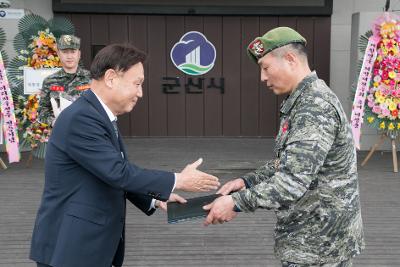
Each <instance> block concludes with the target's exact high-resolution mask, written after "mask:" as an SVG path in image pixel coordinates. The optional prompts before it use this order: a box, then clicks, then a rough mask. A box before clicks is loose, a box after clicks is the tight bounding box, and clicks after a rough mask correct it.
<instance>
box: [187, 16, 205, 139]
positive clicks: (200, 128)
mask: <svg viewBox="0 0 400 267" xmlns="http://www.w3.org/2000/svg"><path fill="white" fill-rule="evenodd" d="M189 31H199V32H203V31H204V25H203V17H202V16H201V17H200V16H199V17H198V16H185V32H189ZM190 78H191V79H193V81H194V82H195V83H197V81H198V79H199V78H203V77H202V76H191V75H190V76H189V75H186V77H185V84H187V83H188V81H189V79H190ZM202 89H203V90H204V84H203V87H202ZM186 134H187V136H203V135H204V94H201V93H200V94H192V93H186Z"/></svg>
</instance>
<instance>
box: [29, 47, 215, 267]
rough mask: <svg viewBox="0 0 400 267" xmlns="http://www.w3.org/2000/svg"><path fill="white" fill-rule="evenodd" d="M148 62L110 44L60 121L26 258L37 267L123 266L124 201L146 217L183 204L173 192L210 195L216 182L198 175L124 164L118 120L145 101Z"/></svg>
mask: <svg viewBox="0 0 400 267" xmlns="http://www.w3.org/2000/svg"><path fill="white" fill-rule="evenodd" d="M145 58H146V55H145V54H144V53H143V52H141V51H139V50H138V49H136V48H135V47H133V46H131V45H119V44H114V45H109V46H107V47H105V48H103V49H102V50H101V51H100V52H99V53H98V54H97V55H96V57H95V58H94V60H93V63H92V65H91V69H90V71H91V76H92V78H93V80H92V83H91V90H88V91H86V92H84V93H83V94H82V96H81V97H80V98H79V99H78V100H76V101H75V102H74V103H73V104H72V105H71V106H69V107H68V108H67V109H65V110H64V111H63V112H62V113H61V114H60V116H59V117H58V119H57V122H56V124H55V126H54V129H53V132H52V134H51V137H50V140H49V143H48V147H47V153H46V159H45V186H44V192H43V197H42V201H41V204H40V208H39V211H38V214H37V218H36V223H35V227H34V230H33V236H32V245H31V253H30V258H31V259H32V260H34V261H36V262H37V264H38V266H53V267H89V266H90V267H91V266H93V267H110V266H112V265H114V266H122V263H123V257H124V236H125V235H124V232H125V231H124V224H125V199H129V200H130V201H131V202H132V203H133V204H134V205H135V206H136V207H138V208H139V209H140V210H142V211H143V212H144V213H146V214H147V215H151V214H152V213H153V212H154V211H155V202H157V203H158V202H159V201H167V200H170V201H174V200H181V198H179V197H178V196H177V195H175V194H171V192H172V191H173V190H174V189H180V190H184V191H193V192H195V191H209V190H213V189H216V188H217V187H218V186H219V182H218V179H217V178H216V177H214V176H212V175H208V174H206V173H203V172H201V171H198V170H197V166H198V165H200V163H201V162H200V161H197V162H195V163H193V164H189V165H187V166H186V167H185V168H184V169H183V170H182V172H180V173H176V174H174V173H170V172H165V171H158V170H146V169H142V168H140V167H138V166H136V165H134V164H132V163H129V162H128V160H127V159H126V153H125V148H124V145H123V143H122V140H121V136H120V134H119V133H118V129H117V127H116V123H115V121H116V116H118V115H121V114H124V113H127V112H130V111H131V110H132V109H133V107H134V106H135V104H136V102H137V101H138V99H139V98H141V97H142V95H143V92H142V83H143V80H144V71H143V62H144V61H145Z"/></svg>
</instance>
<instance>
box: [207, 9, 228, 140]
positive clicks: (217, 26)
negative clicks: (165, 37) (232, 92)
mask: <svg viewBox="0 0 400 267" xmlns="http://www.w3.org/2000/svg"><path fill="white" fill-rule="evenodd" d="M204 34H205V36H206V38H207V39H208V40H209V41H210V42H211V43H212V44H213V45H214V47H215V49H216V59H215V65H214V67H213V69H212V70H211V71H210V72H208V73H207V74H205V75H204V78H205V85H204V135H205V136H221V135H222V94H221V90H219V89H217V88H208V86H209V85H210V82H211V78H214V80H215V83H216V84H217V85H219V84H220V79H219V78H220V77H222V36H223V34H222V17H220V16H213V17H204ZM231 75H234V74H233V73H232V74H231Z"/></svg>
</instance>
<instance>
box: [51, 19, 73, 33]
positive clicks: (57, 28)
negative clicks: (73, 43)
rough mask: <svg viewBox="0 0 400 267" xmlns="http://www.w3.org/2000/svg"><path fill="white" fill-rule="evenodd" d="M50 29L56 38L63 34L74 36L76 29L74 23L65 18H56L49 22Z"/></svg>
mask: <svg viewBox="0 0 400 267" xmlns="http://www.w3.org/2000/svg"><path fill="white" fill-rule="evenodd" d="M49 29H51V32H52V33H53V34H54V36H61V35H63V34H74V32H75V27H74V25H73V24H72V22H71V21H70V20H69V19H67V18H65V17H55V18H52V19H50V20H49Z"/></svg>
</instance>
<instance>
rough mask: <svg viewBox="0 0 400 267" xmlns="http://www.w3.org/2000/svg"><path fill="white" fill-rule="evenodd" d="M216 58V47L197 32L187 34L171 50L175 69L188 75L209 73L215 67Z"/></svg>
mask: <svg viewBox="0 0 400 267" xmlns="http://www.w3.org/2000/svg"><path fill="white" fill-rule="evenodd" d="M215 58H216V50H215V47H214V45H213V44H212V43H211V42H210V41H208V40H207V38H206V37H205V36H204V35H203V34H202V33H201V32H197V31H190V32H187V33H185V34H184V35H183V36H182V38H181V39H180V40H179V42H177V43H176V44H175V45H174V47H173V48H172V49H171V60H172V62H173V63H174V65H175V67H177V68H178V69H179V70H180V71H182V72H184V73H186V74H188V75H202V74H205V73H207V72H209V71H210V70H211V69H212V68H213V67H214V63H215Z"/></svg>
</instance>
